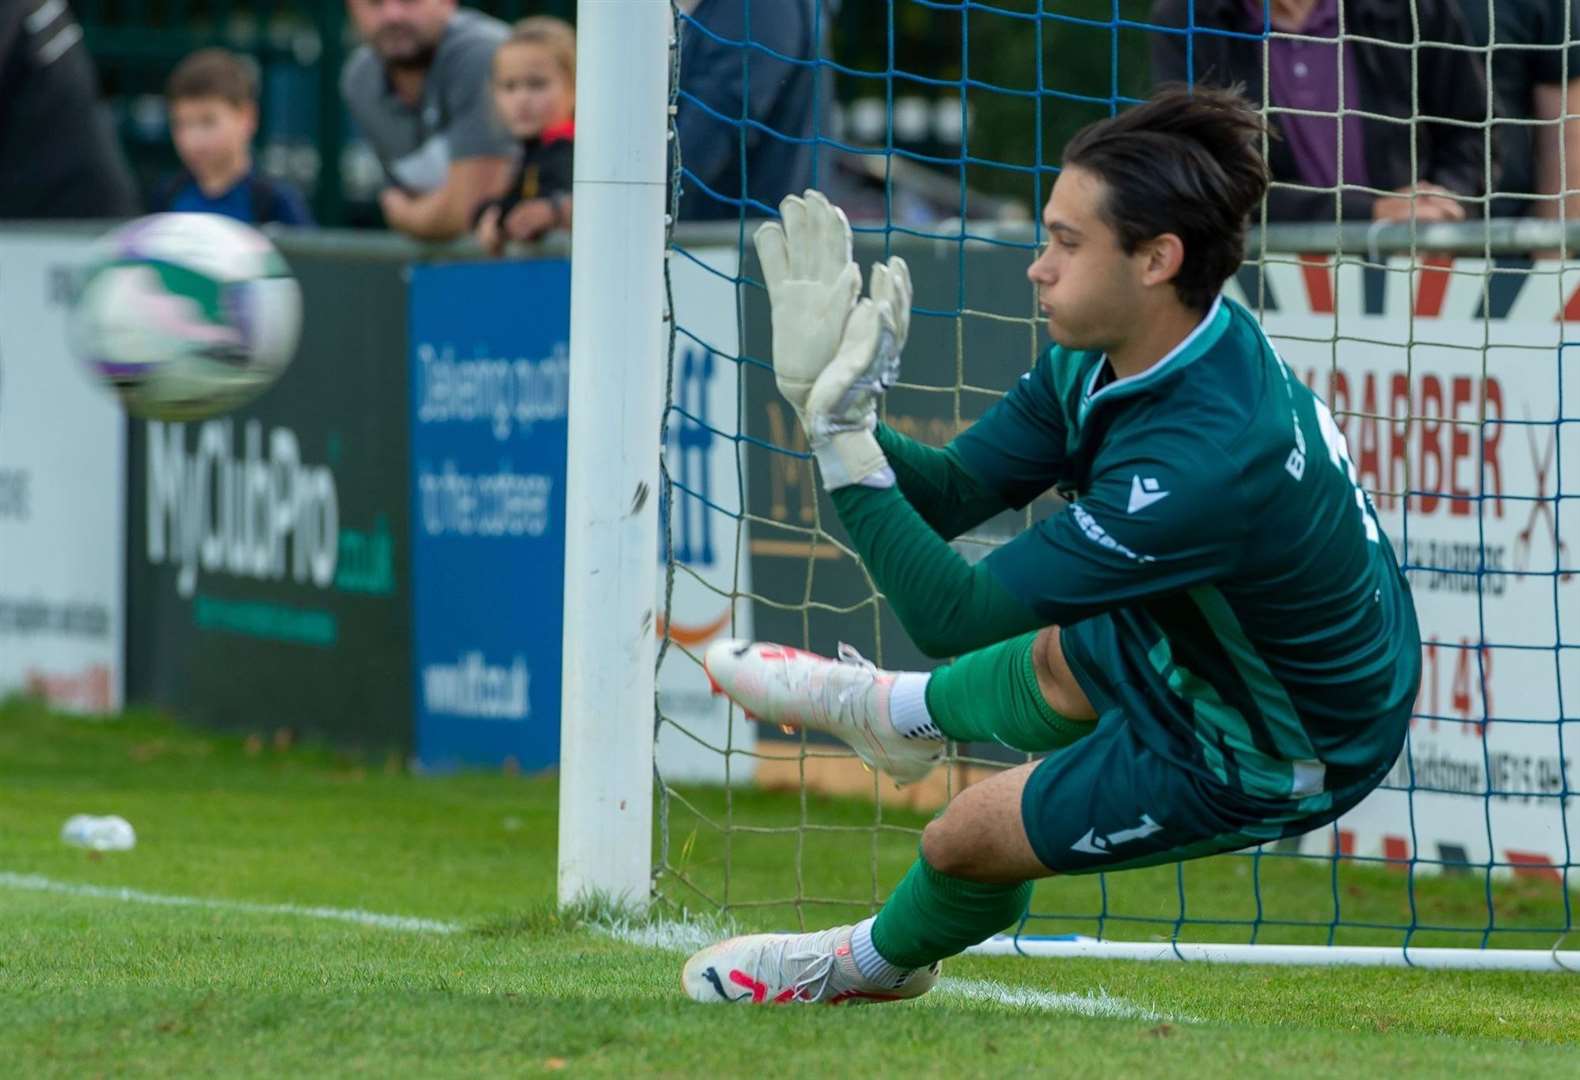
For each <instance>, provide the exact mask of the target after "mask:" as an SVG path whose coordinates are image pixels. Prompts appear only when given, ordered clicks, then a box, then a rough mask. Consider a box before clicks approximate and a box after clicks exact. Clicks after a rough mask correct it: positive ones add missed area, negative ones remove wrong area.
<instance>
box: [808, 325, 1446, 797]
mask: <svg viewBox="0 0 1580 1080" xmlns="http://www.w3.org/2000/svg"><path fill="white" fill-rule="evenodd" d="M878 437H879V442H880V444H881V445H882V446H883V448H884V450H885V452H886V454H887V455H888V457H889V460H890V463H891V465H892V466H893V468H894V471H895V475H896V479H897V487H896V488H870V487H847V488H841V489H839V490H837V491H836V492H835V493H834V501H835V506H836V507H837V509H838V510H839V513H840V517H841V519H842V520H843V521H844V523H845V525H846V527H847V529H848V530H849V531H850V534H851V537H852V539H853V541H854V543H855V545H856V547H857V549H858V550H859V551H860V553H861V555H862V557H863V559H864V560H865V561H866V562H867V564H868V566H869V568H870V570H871V572H872V574H873V576H874V578H875V579H876V580H877V582H878V584H879V586H880V587H881V588H882V589H883V591H884V593H885V594H886V595H887V597H888V599H889V601H890V603H891V604H892V605H893V607H894V609H895V612H896V614H897V615H898V616H899V617H900V619H901V621H902V623H903V624H904V625H905V627H906V629H907V631H908V632H909V633H910V634H911V635H912V637H913V638H914V639H915V640H916V642H917V644H918V645H919V646H920V647H921V648H922V649H923V650H924V651H926V652H928V653H929V654H931V655H936V656H949V655H956V654H958V653H961V652H965V651H968V650H971V649H975V648H980V647H982V646H984V645H987V644H990V643H992V642H995V641H1000V640H1004V639H1005V638H1008V637H1011V636H1013V635H1015V634H1018V633H1023V632H1025V631H1026V630H1029V629H1034V628H1039V627H1045V626H1049V625H1059V626H1062V627H1068V628H1072V630H1071V632H1070V635H1068V636H1071V637H1072V638H1078V637H1079V634H1078V631H1079V630H1080V629H1081V628H1082V626H1083V624H1087V628H1088V629H1091V628H1092V627H1095V626H1097V625H1099V624H1088V620H1092V619H1093V617H1094V616H1099V615H1104V614H1106V615H1107V617H1108V620H1109V623H1110V624H1111V627H1112V630H1111V632H1110V630H1109V629H1108V627H1107V626H1103V634H1104V641H1105V642H1106V643H1107V644H1106V645H1105V647H1104V649H1103V655H1102V656H1101V658H1100V662H1101V663H1102V664H1104V665H1105V666H1106V667H1108V668H1112V669H1113V670H1105V671H1103V672H1102V673H1101V674H1102V681H1103V682H1104V684H1105V685H1106V686H1108V687H1110V688H1111V689H1112V692H1113V696H1114V697H1115V699H1116V700H1117V702H1118V704H1119V707H1120V708H1121V709H1122V711H1123V713H1124V714H1125V719H1126V721H1127V722H1129V723H1132V724H1135V725H1137V727H1138V728H1139V730H1140V733H1141V735H1142V738H1143V739H1144V741H1145V742H1146V743H1147V744H1148V746H1149V747H1151V748H1153V749H1155V750H1156V751H1158V752H1159V753H1162V754H1164V755H1166V756H1168V757H1170V758H1171V759H1172V760H1175V761H1177V762H1179V763H1180V764H1181V765H1183V766H1185V767H1187V768H1190V769H1193V770H1196V771H1198V772H1201V773H1202V774H1204V775H1206V776H1210V777H1212V778H1214V779H1215V780H1217V781H1218V782H1220V783H1222V784H1225V785H1228V786H1229V787H1231V788H1234V789H1236V790H1239V791H1242V792H1244V793H1245V794H1247V795H1250V796H1253V797H1257V798H1266V799H1274V800H1300V801H1301V802H1302V803H1303V804H1304V805H1309V806H1310V807H1311V808H1317V807H1319V806H1320V805H1322V803H1323V801H1324V799H1325V798H1326V794H1325V793H1326V792H1330V791H1333V790H1336V789H1338V788H1340V787H1342V786H1345V785H1346V784H1347V783H1349V782H1352V781H1354V780H1356V779H1359V778H1361V777H1363V776H1368V775H1371V774H1373V773H1375V771H1376V770H1377V768H1378V767H1379V766H1384V767H1385V766H1386V765H1387V764H1388V763H1389V762H1390V761H1391V759H1392V757H1393V756H1394V755H1395V754H1396V753H1397V751H1398V749H1399V745H1400V741H1401V740H1402V738H1403V725H1404V722H1405V719H1406V718H1407V717H1408V713H1409V709H1410V705H1411V702H1412V701H1413V699H1414V696H1415V692H1416V686H1417V683H1418V681H1419V678H1420V635H1419V629H1418V627H1417V625H1416V618H1415V610H1414V606H1413V603H1412V600H1411V597H1410V590H1409V586H1408V584H1407V583H1406V581H1405V578H1404V575H1403V574H1402V573H1401V572H1400V570H1399V568H1398V565H1397V564H1396V562H1395V559H1394V553H1393V549H1392V547H1391V546H1390V545H1389V543H1388V541H1387V538H1386V537H1384V536H1383V534H1382V530H1381V527H1380V525H1379V523H1378V521H1377V516H1376V514H1375V512H1374V511H1373V509H1372V507H1371V504H1370V502H1369V500H1368V499H1367V498H1366V496H1365V495H1364V494H1363V493H1362V492H1361V491H1360V490H1359V489H1358V488H1357V486H1356V484H1355V469H1354V467H1353V465H1352V464H1351V462H1350V460H1349V455H1348V452H1347V450H1346V448H1345V444H1344V439H1343V436H1342V435H1341V434H1340V432H1339V430H1338V428H1337V426H1336V425H1335V423H1334V421H1333V418H1332V416H1331V414H1330V413H1329V412H1328V409H1327V407H1326V406H1325V405H1324V404H1323V403H1322V401H1321V400H1320V399H1318V398H1317V397H1316V396H1315V395H1314V394H1312V393H1311V391H1310V390H1309V389H1307V388H1306V387H1305V386H1304V385H1303V384H1302V383H1300V382H1299V381H1298V380H1297V379H1295V378H1294V377H1293V376H1292V375H1291V374H1290V372H1289V370H1288V368H1287V367H1286V365H1285V364H1284V363H1283V361H1282V360H1281V359H1280V358H1279V357H1278V355H1277V353H1276V352H1275V351H1274V349H1273V347H1272V345H1271V344H1270V343H1269V342H1268V340H1267V338H1266V336H1265V335H1264V334H1263V333H1262V330H1261V327H1260V326H1259V325H1258V324H1257V322H1256V320H1255V318H1254V317H1253V316H1252V315H1251V314H1250V312H1248V311H1247V310H1246V309H1245V308H1243V307H1241V306H1240V305H1238V304H1236V303H1234V302H1233V301H1231V300H1228V299H1227V298H1220V299H1219V300H1218V301H1216V302H1215V303H1214V305H1213V307H1212V309H1211V310H1210V311H1209V312H1208V314H1207V316H1206V317H1205V318H1204V319H1203V320H1202V322H1201V323H1200V324H1199V325H1198V326H1197V328H1196V329H1195V331H1194V332H1193V333H1192V334H1191V335H1190V336H1189V337H1188V338H1186V340H1184V341H1183V342H1181V343H1180V345H1179V346H1178V347H1176V348H1175V349H1174V350H1173V351H1172V352H1171V353H1170V354H1169V355H1168V356H1166V357H1165V358H1163V359H1162V360H1161V361H1159V362H1158V363H1157V364H1155V365H1153V366H1152V367H1151V368H1149V369H1148V370H1147V371H1145V372H1143V373H1142V374H1139V375H1135V376H1131V377H1128V378H1119V379H1116V378H1114V377H1113V371H1112V369H1111V367H1110V366H1109V364H1108V363H1107V360H1106V358H1105V357H1104V356H1103V355H1102V354H1100V353H1095V352H1080V351H1071V350H1067V349H1064V348H1061V347H1058V346H1055V347H1052V348H1050V349H1049V350H1048V351H1047V352H1046V353H1045V354H1044V355H1043V356H1042V357H1041V358H1040V360H1039V361H1038V363H1037V365H1036V367H1035V368H1034V369H1033V370H1032V371H1030V372H1028V373H1027V374H1026V375H1024V376H1023V377H1022V378H1021V379H1020V380H1019V382H1018V383H1017V384H1016V385H1015V386H1014V387H1013V388H1012V389H1011V390H1010V391H1009V393H1007V394H1006V395H1005V396H1004V397H1003V398H1002V399H1001V400H1000V401H999V402H998V403H997V404H995V405H994V406H993V408H992V409H991V410H989V412H988V413H987V414H986V415H985V416H983V418H982V419H981V420H979V421H978V422H977V423H976V424H974V425H973V426H971V427H970V428H969V429H967V430H966V431H964V432H962V433H961V434H960V435H959V436H958V437H957V438H955V439H954V440H953V441H952V442H951V443H950V444H949V445H948V446H947V447H945V448H942V449H938V448H933V447H927V446H923V445H921V444H919V443H916V442H914V441H912V440H910V439H908V438H906V437H905V436H903V435H900V434H899V433H897V432H895V431H893V430H891V429H888V428H883V427H880V428H879V433H878ZM1050 488H1054V489H1057V490H1058V491H1059V493H1060V494H1062V495H1063V496H1064V497H1065V499H1066V500H1067V501H1066V503H1065V505H1064V507H1063V508H1062V509H1061V510H1060V511H1059V512H1057V513H1055V514H1053V515H1051V516H1049V517H1047V518H1046V519H1044V520H1042V521H1040V522H1038V523H1037V524H1035V525H1034V526H1033V527H1032V528H1030V529H1028V530H1027V531H1025V532H1023V533H1021V534H1020V535H1018V536H1017V537H1015V538H1014V539H1013V540H1011V541H1010V542H1008V543H1006V544H1004V545H1003V546H1002V547H999V548H998V549H996V550H994V551H993V552H992V553H991V554H989V555H988V556H987V557H986V558H985V559H983V560H982V561H981V562H979V563H977V564H976V565H974V566H972V565H968V564H967V563H966V562H965V561H964V560H963V559H961V558H960V557H959V556H958V555H957V554H956V553H955V552H954V550H953V549H952V548H950V547H949V545H948V544H947V543H946V542H945V541H946V540H947V539H949V538H952V537H954V536H956V535H958V534H959V533H961V532H963V531H964V530H966V529H969V528H971V527H972V526H974V525H976V524H978V523H980V522H982V521H985V520H986V519H987V518H989V517H991V516H992V515H994V514H996V513H998V512H1000V511H1002V510H1004V509H1007V508H1020V507H1023V506H1025V505H1026V504H1027V503H1029V502H1030V501H1031V500H1032V499H1034V498H1036V497H1037V496H1038V495H1040V494H1042V493H1044V492H1046V491H1048V490H1049V489H1050ZM1072 643H1073V642H1072ZM1067 651H1071V650H1070V649H1069V648H1068V646H1067ZM1094 659H1097V658H1096V657H1092V656H1088V657H1086V660H1087V661H1088V662H1091V661H1093V660H1094Z"/></svg>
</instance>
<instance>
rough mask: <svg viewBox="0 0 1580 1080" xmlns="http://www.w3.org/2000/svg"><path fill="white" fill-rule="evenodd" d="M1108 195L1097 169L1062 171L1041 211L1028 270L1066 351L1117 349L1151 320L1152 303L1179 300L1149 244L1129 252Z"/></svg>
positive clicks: (1050, 331) (1053, 331)
mask: <svg viewBox="0 0 1580 1080" xmlns="http://www.w3.org/2000/svg"><path fill="white" fill-rule="evenodd" d="M1106 197H1107V185H1106V184H1105V183H1104V182H1103V180H1102V178H1101V177H1099V176H1098V175H1097V174H1096V173H1093V172H1089V171H1087V170H1085V169H1082V168H1079V167H1073V166H1072V167H1069V168H1066V169H1065V170H1064V171H1063V172H1061V173H1060V174H1059V179H1058V181H1057V182H1056V183H1055V184H1054V185H1053V194H1052V195H1050V196H1049V198H1048V205H1047V206H1046V207H1045V208H1044V209H1043V213H1042V224H1043V228H1044V229H1046V230H1047V234H1048V240H1047V243H1046V244H1044V246H1043V248H1042V251H1041V252H1039V253H1038V255H1037V259H1036V261H1035V262H1033V263H1032V264H1031V266H1030V267H1029V268H1028V269H1027V270H1026V276H1027V277H1028V278H1030V279H1031V282H1032V284H1033V285H1035V286H1036V287H1037V302H1038V304H1039V306H1040V308H1041V310H1042V313H1043V315H1044V316H1045V317H1046V318H1047V320H1048V334H1049V336H1050V337H1052V338H1053V340H1054V341H1055V342H1057V343H1058V344H1060V345H1062V346H1064V347H1065V348H1067V349H1096V350H1106V351H1113V350H1115V349H1117V348H1118V347H1119V346H1120V345H1122V344H1123V343H1124V342H1125V341H1126V340H1127V339H1129V338H1130V337H1131V336H1132V335H1134V334H1135V333H1136V332H1137V331H1138V330H1139V329H1140V328H1141V327H1143V326H1146V325H1148V324H1149V323H1150V322H1151V321H1152V319H1153V317H1154V316H1155V314H1156V312H1155V310H1154V306H1155V305H1157V304H1159V303H1161V302H1168V301H1171V300H1173V299H1174V290H1173V287H1172V286H1171V285H1169V284H1168V283H1167V281H1166V280H1165V281H1163V282H1162V288H1161V289H1159V288H1158V287H1157V286H1158V284H1159V282H1158V281H1157V274H1156V266H1155V261H1156V260H1155V257H1154V253H1153V252H1152V251H1151V250H1150V248H1151V245H1146V244H1143V245H1141V246H1140V247H1139V248H1138V249H1137V250H1136V251H1135V252H1134V253H1132V254H1126V253H1125V251H1124V249H1123V248H1122V247H1121V246H1120V243H1119V236H1118V234H1117V233H1115V232H1114V230H1113V229H1112V228H1111V227H1110V226H1109V225H1108V223H1107V221H1106V220H1105V219H1104V217H1103V206H1104V200H1105V199H1106ZM1169 276H1172V274H1171V275H1169Z"/></svg>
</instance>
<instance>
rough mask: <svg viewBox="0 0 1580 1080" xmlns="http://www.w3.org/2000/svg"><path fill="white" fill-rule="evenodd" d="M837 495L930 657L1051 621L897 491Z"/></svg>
mask: <svg viewBox="0 0 1580 1080" xmlns="http://www.w3.org/2000/svg"><path fill="white" fill-rule="evenodd" d="M831 495H832V497H833V500H834V509H835V510H836V511H838V513H839V520H840V521H841V522H843V523H844V525H845V529H846V531H848V532H849V533H850V539H851V542H852V543H853V544H854V545H855V547H856V551H857V552H858V553H859V554H860V555H861V561H862V562H863V563H864V564H865V565H866V567H867V569H868V571H869V572H870V573H871V574H872V577H873V580H875V581H876V582H877V583H878V587H879V588H880V589H882V590H883V593H884V595H885V596H886V597H887V598H888V601H889V606H890V607H892V608H893V609H894V613H895V615H897V616H899V619H900V624H901V625H902V626H904V627H905V632H906V633H907V634H908V635H910V638H911V640H912V641H914V642H915V643H916V647H917V648H919V649H921V650H922V652H924V653H926V654H927V655H928V656H931V657H936V658H943V657H949V656H958V655H960V654H961V653H965V652H970V651H971V650H973V649H980V648H982V647H984V646H987V645H992V644H994V643H995V642H999V641H1004V640H1006V639H1008V638H1012V637H1014V636H1016V635H1017V634H1023V633H1025V632H1026V631H1028V630H1036V629H1039V628H1041V627H1043V626H1046V625H1047V620H1046V619H1045V618H1042V617H1041V616H1039V615H1038V614H1037V613H1036V612H1034V611H1032V610H1031V608H1030V607H1028V606H1027V605H1026V604H1025V603H1024V602H1022V601H1021V600H1020V599H1018V598H1017V597H1015V596H1014V595H1012V594H1011V593H1010V592H1009V590H1007V589H1006V588H1005V587H1004V586H1003V585H1002V584H1000V583H999V581H998V579H997V578H995V577H994V576H993V573H992V571H991V570H990V569H989V568H988V564H987V563H986V562H980V563H977V564H976V565H975V566H971V565H969V564H968V563H967V562H966V561H965V560H964V559H962V558H961V557H960V555H959V554H958V553H956V551H955V550H954V549H953V548H951V547H950V546H949V544H948V543H946V542H945V541H944V539H943V538H942V537H941V536H939V535H938V533H936V532H935V531H934V530H933V529H932V528H931V527H929V525H928V523H927V522H925V521H923V520H922V517H921V515H920V514H918V513H917V512H916V509H915V507H913V506H912V505H911V504H910V503H909V502H907V501H906V499H905V497H904V496H903V495H901V494H900V492H899V490H898V489H896V488H893V487H881V488H880V487H864V486H862V485H860V484H854V485H851V486H848V487H842V488H837V489H835V490H834V491H833V492H832V493H831Z"/></svg>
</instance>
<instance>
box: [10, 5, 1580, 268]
mask: <svg viewBox="0 0 1580 1080" xmlns="http://www.w3.org/2000/svg"><path fill="white" fill-rule="evenodd" d="M654 2H664V0H654ZM678 11H679V24H680V28H681V38H680V46H679V56H680V69H679V70H680V81H679V97H678V104H677V116H676V125H677V128H678V143H679V149H680V154H681V161H682V164H683V167H684V174H683V184H682V191H681V193H680V195H679V202H678V205H679V210H680V218H681V219H682V220H719V219H724V220H729V219H735V218H738V217H740V216H741V215H743V214H744V215H746V216H758V215H761V214H764V213H767V212H768V209H769V208H770V207H773V206H775V205H776V204H777V202H778V200H779V198H780V197H781V196H782V195H783V194H784V193H786V192H788V191H795V190H799V189H801V188H803V187H805V186H808V185H811V184H816V185H817V186H820V187H823V188H824V189H826V190H830V191H831V192H832V193H833V194H835V196H836V198H837V199H838V201H839V202H840V203H841V204H842V205H844V206H845V207H846V208H847V210H848V211H849V212H850V214H851V216H852V217H853V218H856V219H866V220H880V221H888V222H891V223H893V224H896V225H901V226H907V227H916V228H928V227H933V226H937V225H939V224H940V223H944V222H949V221H951V220H955V219H959V218H968V219H973V220H1027V219H1029V218H1030V217H1031V216H1032V212H1033V209H1034V207H1036V205H1037V203H1038V201H1039V200H1040V199H1041V198H1042V197H1043V196H1044V195H1045V194H1046V191H1047V185H1048V182H1049V178H1048V171H1049V169H1051V168H1052V167H1055V166H1056V165H1057V163H1058V156H1059V149H1060V147H1062V145H1063V143H1064V140H1065V139H1066V138H1067V137H1068V136H1069V134H1071V133H1072V132H1073V131H1075V130H1076V129H1077V128H1079V127H1080V126H1082V125H1083V124H1085V123H1087V122H1089V121H1090V120H1092V119H1094V118H1096V117H1098V116H1102V115H1106V114H1107V113H1108V112H1109V111H1110V109H1111V108H1112V103H1113V102H1116V101H1117V102H1120V103H1123V102H1124V101H1126V100H1132V99H1136V98H1140V97H1144V96H1145V95H1146V94H1147V93H1148V91H1149V90H1150V88H1151V87H1152V86H1154V85H1157V84H1162V83H1170V82H1189V81H1195V82H1198V83H1201V82H1211V83H1214V84H1219V85H1240V86H1243V87H1244V88H1245V92H1246V94H1247V95H1248V96H1249V97H1250V98H1251V99H1252V100H1255V101H1265V102H1266V103H1267V105H1268V107H1269V115H1270V117H1271V119H1272V121H1273V124H1272V126H1273V129H1274V138H1273V139H1272V141H1271V142H1270V145H1269V159H1270V163H1271V167H1272V170H1273V173H1274V180H1275V186H1274V190H1273V193H1272V195H1271V196H1270V198H1269V201H1268V205H1267V216H1268V218H1269V220H1273V221H1338V220H1342V221H1379V220H1397V219H1402V218H1407V217H1409V216H1411V215H1412V214H1413V215H1414V216H1415V218H1416V219H1417V220H1421V221H1457V220H1465V219H1468V218H1475V217H1482V216H1496V217H1521V216H1540V217H1551V218H1557V217H1559V216H1560V215H1565V216H1575V215H1576V214H1577V212H1580V201H1576V199H1577V196H1576V194H1574V192H1575V189H1580V176H1577V175H1576V174H1577V173H1580V118H1575V117H1574V116H1573V115H1572V114H1573V113H1575V112H1576V111H1577V110H1580V97H1571V93H1572V91H1573V89H1574V87H1575V86H1576V85H1577V83H1576V80H1580V51H1577V46H1576V44H1575V42H1576V39H1577V38H1580V35H1577V34H1576V33H1575V26H1576V24H1577V22H1580V5H1570V4H1569V3H1568V2H1567V0H1498V2H1497V3H1496V4H1495V5H1494V4H1493V3H1492V2H1491V0H1155V2H1148V0H1119V2H1118V4H1117V9H1116V7H1115V5H1114V4H1113V3H1112V2H1111V0H1059V2H1058V3H1052V4H1050V3H1047V2H1046V0H1040V2H1039V0H999V2H997V3H995V4H993V5H991V6H987V5H972V4H962V5H960V7H958V8H953V9H951V8H949V7H947V6H944V5H938V4H930V5H923V4H919V3H911V2H908V0H892V2H891V0H679V3H678ZM1039 12H1041V14H1039ZM574 17H575V3H574V0H483V2H478V3H469V4H458V3H457V2H456V0H344V2H342V0H321V2H309V0H6V2H5V3H3V4H0V217H7V218H83V217H124V216H129V215H132V214H135V213H138V212H142V211H145V210H159V209H173V210H212V211H216V212H220V213H226V214H229V215H231V216H234V217H237V218H240V219H242V220H245V221H252V222H256V223H270V222H273V223H279V224H284V225H298V226H302V225H309V224H313V223H317V224H320V225H325V226H337V227H338V226H352V227H367V228H380V227H388V228H392V229H395V230H398V231H400V232H403V233H405V234H407V235H410V236H412V237H414V238H418V239H423V240H432V241H448V240H454V239H458V238H461V237H463V236H466V235H471V236H473V237H475V239H476V240H477V242H479V243H480V244H482V245H483V246H484V247H486V248H488V249H490V250H493V251H496V252H497V251H500V250H502V249H503V247H504V245H505V244H507V243H509V242H512V241H515V242H530V241H532V240H535V239H537V238H538V237H541V236H543V235H544V234H546V233H549V232H552V231H554V230H557V229H563V228H565V227H566V226H568V225H569V223H570V221H571V220H572V217H573V214H574V206H573V201H572V198H571V182H572V176H571V172H572V162H573V158H574V151H573V147H574V140H575V65H576V51H575V50H576V46H575V30H574V25H573V24H574ZM1270 35H1271V36H1270ZM1417 40H1419V43H1420V47H1419V48H1412V43H1415V42H1416V41H1417Z"/></svg>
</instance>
